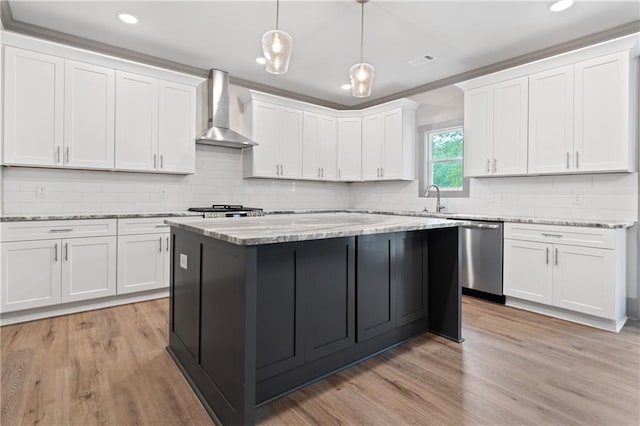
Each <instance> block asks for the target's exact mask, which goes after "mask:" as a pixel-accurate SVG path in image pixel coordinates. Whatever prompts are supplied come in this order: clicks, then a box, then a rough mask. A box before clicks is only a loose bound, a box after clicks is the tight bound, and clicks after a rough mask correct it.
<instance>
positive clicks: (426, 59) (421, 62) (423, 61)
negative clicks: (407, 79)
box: [409, 55, 436, 67]
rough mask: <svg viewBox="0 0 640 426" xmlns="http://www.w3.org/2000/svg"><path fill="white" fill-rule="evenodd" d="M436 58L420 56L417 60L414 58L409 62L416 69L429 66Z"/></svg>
mask: <svg viewBox="0 0 640 426" xmlns="http://www.w3.org/2000/svg"><path fill="white" fill-rule="evenodd" d="M435 59H436V57H435V56H433V55H420V56H418V57H416V58H413V59H411V60H410V61H409V63H410V64H411V65H413V66H414V67H419V66H422V65H424V64H428V63H429V62H432V61H435Z"/></svg>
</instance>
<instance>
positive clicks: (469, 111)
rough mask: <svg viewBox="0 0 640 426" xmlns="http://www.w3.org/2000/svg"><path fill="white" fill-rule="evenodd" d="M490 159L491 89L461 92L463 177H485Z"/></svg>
mask: <svg viewBox="0 0 640 426" xmlns="http://www.w3.org/2000/svg"><path fill="white" fill-rule="evenodd" d="M492 156H493V86H486V87H480V88H477V89H473V90H469V91H466V92H465V93H464V175H465V176H489V175H491V170H492V169H491V165H492Z"/></svg>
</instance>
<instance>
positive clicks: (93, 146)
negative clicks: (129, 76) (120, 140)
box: [63, 61, 115, 169]
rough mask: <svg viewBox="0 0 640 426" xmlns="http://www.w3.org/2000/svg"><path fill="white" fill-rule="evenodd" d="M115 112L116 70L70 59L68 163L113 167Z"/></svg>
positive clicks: (67, 78)
mask: <svg viewBox="0 0 640 426" xmlns="http://www.w3.org/2000/svg"><path fill="white" fill-rule="evenodd" d="M114 114H115V71H114V70H112V69H109V68H104V67H99V66H95V65H90V64H85V63H81V62H74V61H66V64H65V88H64V149H63V163H64V165H66V166H71V167H77V168H91V169H113V167H114V140H115V139H114V124H115V115H114Z"/></svg>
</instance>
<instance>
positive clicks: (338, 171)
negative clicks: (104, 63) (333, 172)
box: [338, 169, 340, 179]
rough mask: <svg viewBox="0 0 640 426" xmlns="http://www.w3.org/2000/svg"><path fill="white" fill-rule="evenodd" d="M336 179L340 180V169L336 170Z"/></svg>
mask: <svg viewBox="0 0 640 426" xmlns="http://www.w3.org/2000/svg"><path fill="white" fill-rule="evenodd" d="M338 179H340V169H338Z"/></svg>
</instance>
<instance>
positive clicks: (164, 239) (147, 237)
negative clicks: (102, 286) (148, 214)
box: [118, 233, 169, 294]
mask: <svg viewBox="0 0 640 426" xmlns="http://www.w3.org/2000/svg"><path fill="white" fill-rule="evenodd" d="M168 257H169V234H168V233H156V234H143V235H123V236H120V237H118V294H125V293H133V292H136V291H144V290H152V289H156V288H162V287H167V286H168V285H169V262H168Z"/></svg>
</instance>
